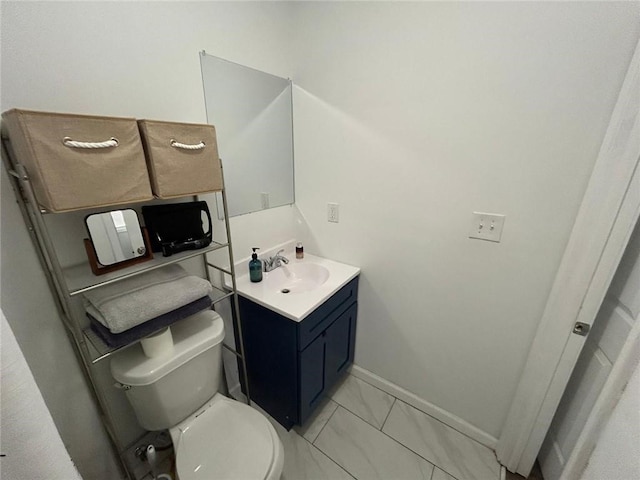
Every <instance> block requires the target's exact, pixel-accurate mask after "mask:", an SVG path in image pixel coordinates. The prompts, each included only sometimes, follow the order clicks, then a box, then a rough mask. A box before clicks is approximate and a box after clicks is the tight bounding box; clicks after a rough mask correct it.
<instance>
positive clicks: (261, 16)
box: [0, 1, 294, 480]
mask: <svg viewBox="0 0 640 480" xmlns="http://www.w3.org/2000/svg"><path fill="white" fill-rule="evenodd" d="M0 8H1V22H2V23H1V33H0V35H1V48H2V51H1V57H2V82H1V101H2V104H1V108H0V110H2V111H5V110H8V109H9V108H13V107H17V108H25V109H34V110H45V111H60V112H74V113H87V114H96V115H115V116H127V117H136V118H150V119H159V120H173V121H184V122H200V123H203V122H206V115H205V106H204V96H203V91H202V80H201V75H200V60H199V55H198V52H199V51H201V50H203V49H204V50H206V51H207V52H209V53H211V54H214V55H218V56H221V57H223V58H227V59H229V60H233V61H236V62H239V63H242V64H245V65H248V66H252V67H255V68H258V69H262V70H264V71H267V72H270V73H274V74H277V75H280V76H283V77H288V76H290V74H291V65H290V55H288V54H287V48H288V45H289V44H288V36H287V28H288V25H289V23H290V22H289V10H290V8H289V7H288V5H286V4H278V3H234V2H230V3H222V2H220V3H217V2H211V3H205V2H157V3H154V2H139V3H138V2H122V3H118V2H5V1H3V2H2V3H1V4H0ZM2 170H3V173H2V174H1V176H2V188H1V194H2V201H1V208H2V229H1V233H2V267H1V276H2V277H1V280H2V290H1V295H2V308H3V310H4V312H5V315H6V316H7V319H8V321H9V323H10V324H11V326H12V328H13V330H14V332H15V336H16V338H17V340H18V342H19V344H20V346H21V348H22V350H23V352H24V355H25V357H26V359H27V361H28V363H29V366H30V368H31V370H32V371H33V375H34V377H35V379H36V381H37V383H38V386H39V388H40V390H41V391H42V395H43V397H44V399H45V402H46V404H47V406H48V408H49V410H50V411H51V413H52V416H53V418H54V421H55V423H56V427H57V428H58V430H59V431H60V434H61V437H62V439H63V441H64V442H65V445H66V446H67V448H68V450H69V452H70V453H71V456H72V458H73V459H74V461H75V462H76V465H77V466H78V469H79V470H80V473H81V474H82V475H83V477H84V478H87V479H89V478H91V479H105V480H106V479H109V480H111V479H113V478H117V477H118V476H119V470H118V466H117V464H116V460H115V458H114V457H113V456H112V455H110V454H109V451H110V447H109V445H108V442H107V439H106V435H105V433H104V432H103V430H102V427H101V423H100V419H99V418H98V416H97V412H96V409H95V407H94V405H93V401H92V399H91V396H90V393H89V390H88V388H87V387H86V384H85V382H84V379H83V377H82V374H81V371H80V368H79V366H78V364H77V361H76V358H75V356H74V354H73V352H72V350H71V347H70V344H69V342H68V340H67V338H66V334H65V332H64V330H63V328H62V324H61V322H60V320H59V319H58V318H57V317H58V316H57V314H56V312H55V305H54V303H53V299H52V297H51V294H50V293H49V291H48V287H47V284H46V282H45V280H44V277H43V274H42V272H41V269H40V265H39V263H38V261H37V259H36V256H35V251H34V249H33V247H32V244H31V241H30V239H29V237H28V234H27V231H26V228H25V227H24V222H23V221H22V218H21V217H20V213H19V211H18V208H17V206H16V204H15V199H14V196H13V193H12V191H11V188H10V186H9V182H8V179H7V175H6V172H4V169H2ZM293 213H294V209H293V208H291V207H282V208H279V209H274V210H269V211H264V212H260V213H258V214H254V215H248V216H243V217H238V219H237V221H236V219H233V222H232V224H233V226H234V228H233V229H232V230H233V233H234V240H236V248H237V251H238V254H239V255H241V254H243V250H247V247H248V246H253V244H257V245H261V244H265V245H266V244H268V243H280V242H282V241H284V240H286V239H289V238H291V237H292V236H293V233H292V230H293V227H294V222H293ZM252 219H254V220H253V221H252ZM254 226H255V227H256V228H253V227H254ZM71 238H72V237H70V240H71ZM248 244H251V245H248ZM78 246H79V249H80V250H78V251H75V252H67V253H65V256H66V257H68V258H74V257H76V258H77V257H78V256H80V257H82V256H83V255H84V254H83V253H82V250H81V249H82V245H81V244H79V245H78ZM245 254H246V253H245ZM101 365H102V364H101ZM105 366H106V364H105ZM102 370H104V368H103V369H102ZM125 427H126V426H125Z"/></svg>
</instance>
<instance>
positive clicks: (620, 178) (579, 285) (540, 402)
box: [496, 42, 640, 477]
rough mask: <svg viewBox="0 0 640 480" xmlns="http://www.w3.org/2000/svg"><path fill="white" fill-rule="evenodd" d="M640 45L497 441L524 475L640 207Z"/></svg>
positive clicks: (505, 460) (506, 460) (501, 454)
mask: <svg viewBox="0 0 640 480" xmlns="http://www.w3.org/2000/svg"><path fill="white" fill-rule="evenodd" d="M638 45H640V42H639V44H638ZM638 45H637V46H636V50H635V53H634V56H633V59H632V60H631V65H630V67H629V70H628V72H627V76H626V78H625V81H624V84H623V86H622V90H621V92H620V95H619V97H618V102H617V104H616V107H615V109H614V111H613V114H612V117H611V120H610V122H609V128H608V129H607V133H606V135H605V138H604V140H603V144H602V147H601V149H600V153H599V155H598V159H597V161H596V164H595V166H594V170H593V173H592V175H591V179H590V181H589V185H588V186H587V190H586V192H585V196H584V199H583V202H582V205H581V207H580V211H579V212H578V215H577V217H576V222H575V224H574V227H573V230H572V233H571V236H570V238H569V242H568V245H567V248H566V250H565V254H564V256H563V258H562V261H561V263H560V267H559V269H558V273H557V274H556V279H555V281H554V285H553V287H552V290H551V292H550V294H549V298H548V300H547V305H546V307H545V310H544V313H543V316H542V318H541V320H540V324H539V326H538V331H537V333H536V336H535V338H534V341H533V344H532V346H531V350H530V352H529V356H528V358H527V363H526V364H525V367H524V371H523V373H522V376H521V380H520V383H519V385H518V387H517V389H516V392H515V395H514V399H513V401H512V404H511V407H510V410H509V413H508V415H507V420H506V422H505V425H504V427H503V430H502V432H501V434H500V438H499V439H498V443H497V445H496V455H497V457H498V460H499V461H500V463H502V464H503V465H504V466H505V467H506V468H507V469H508V470H510V471H512V472H517V473H519V474H521V475H523V476H525V477H526V476H528V474H529V472H530V470H531V467H532V466H533V463H534V461H535V459H536V456H537V455H538V452H539V450H540V446H541V445H542V442H543V440H544V438H545V435H546V433H547V430H548V428H549V426H550V424H551V420H552V418H553V415H554V413H555V411H556V409H557V407H558V404H559V402H560V398H561V397H562V393H563V392H564V390H565V387H566V386H567V382H568V381H569V377H570V375H571V372H572V371H573V369H574V367H575V364H576V361H577V359H578V356H579V354H580V351H581V350H582V347H583V345H584V342H585V339H586V337H585V336H582V335H580V334H579V333H572V332H573V330H574V325H575V324H576V323H577V322H580V323H583V324H584V325H586V326H590V325H591V324H592V323H593V320H594V318H595V317H596V314H597V312H598V309H599V307H600V305H601V304H602V300H603V298H604V296H605V293H606V291H607V288H608V286H609V283H610V281H611V278H612V277H613V274H614V272H615V269H616V267H617V265H618V263H619V262H620V258H621V257H622V253H623V251H624V248H625V246H626V244H627V242H628V239H629V237H630V235H631V232H632V230H633V226H634V225H635V224H636V221H637V219H638V213H639V212H640V173H639V172H638V161H639V159H640V96H638V94H637V92H638V91H640V47H639V46H638ZM586 329H587V328H586V327H584V328H582V332H581V333H584V332H585V330H586Z"/></svg>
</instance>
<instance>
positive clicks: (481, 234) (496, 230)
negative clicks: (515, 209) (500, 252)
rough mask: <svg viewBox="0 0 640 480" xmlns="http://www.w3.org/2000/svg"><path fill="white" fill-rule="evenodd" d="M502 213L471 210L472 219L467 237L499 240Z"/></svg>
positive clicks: (502, 223) (491, 240)
mask: <svg viewBox="0 0 640 480" xmlns="http://www.w3.org/2000/svg"><path fill="white" fill-rule="evenodd" d="M504 219H505V216H504V215H498V214H495V213H481V212H473V220H472V224H471V231H470V232H469V238H478V239H480V240H489V241H490V242H500V237H502V227H503V226H504Z"/></svg>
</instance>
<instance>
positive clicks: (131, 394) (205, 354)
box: [111, 310, 224, 430]
mask: <svg viewBox="0 0 640 480" xmlns="http://www.w3.org/2000/svg"><path fill="white" fill-rule="evenodd" d="M171 334H172V336H173V349H171V350H169V351H167V353H166V354H165V355H162V356H159V357H154V358H149V357H147V356H146V355H145V354H144V352H143V351H142V347H141V346H140V344H139V343H138V344H136V345H132V346H131V347H128V348H126V349H125V350H123V351H122V352H118V353H117V354H114V356H113V359H112V360H111V374H112V375H113V378H115V379H116V380H117V381H118V382H120V383H121V384H122V385H124V386H125V389H126V395H127V398H128V400H129V402H130V403H131V405H132V406H133V410H134V411H135V414H136V417H137V418H138V421H139V422H140V425H141V426H142V427H143V428H145V429H147V430H164V429H166V428H170V427H172V426H174V425H176V424H177V423H179V422H181V421H182V420H184V419H185V418H187V417H188V416H189V415H191V414H192V413H194V412H195V411H196V410H197V409H198V408H200V407H201V406H202V405H204V404H205V403H206V402H207V400H209V399H210V398H211V397H213V396H214V395H215V394H216V392H217V391H218V387H219V384H220V378H221V374H222V350H221V348H222V340H223V338H224V324H223V321H222V318H220V316H219V315H218V314H217V313H216V312H214V311H213V310H205V311H203V312H199V313H197V314H195V315H192V316H191V317H188V318H185V319H184V320H181V321H180V322H177V323H175V324H173V325H172V326H171Z"/></svg>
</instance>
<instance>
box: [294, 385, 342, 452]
mask: <svg viewBox="0 0 640 480" xmlns="http://www.w3.org/2000/svg"><path fill="white" fill-rule="evenodd" d="M329 400H331V401H332V402H334V403H335V404H336V405H337V407H336V408H335V409H334V410H333V412H331V415H329V418H327V421H326V422H324V425H322V428H321V429H320V431H319V432H318V434H317V435H316V437H315V438H314V439H313V442H309V443H311V445H313V446H314V447H315V443H316V440H318V437H319V436H320V434H321V433H322V432H323V431H324V429H325V428H326V426H327V425H328V424H329V421H330V420H331V419H332V418H333V416H334V415H335V414H336V412H337V411H338V408H339V407H340V404H339V403H338V402H336V401H335V400H333V399H332V398H330V399H329ZM302 438H304V436H303V437H302ZM305 440H307V439H306V438H305ZM307 441H309V440H307ZM316 448H317V447H316ZM318 450H320V449H319V448H318ZM320 451H322V450H320ZM327 456H328V455H327ZM334 463H335V462H334Z"/></svg>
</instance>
